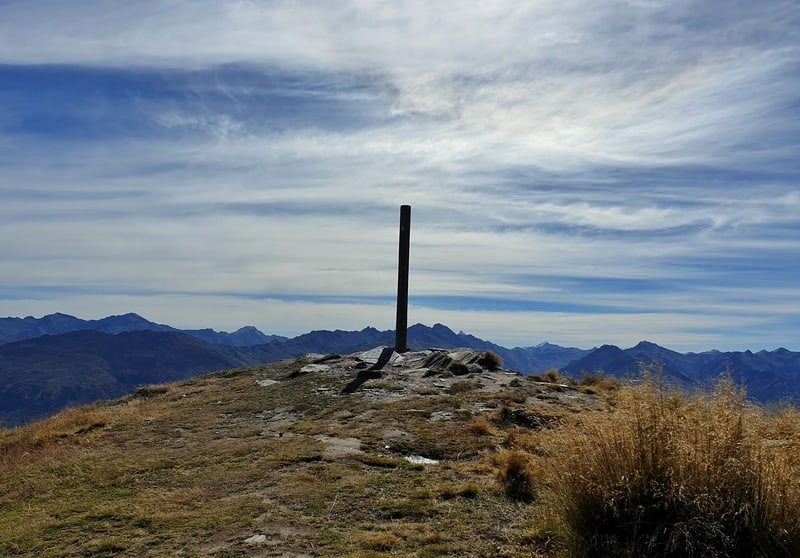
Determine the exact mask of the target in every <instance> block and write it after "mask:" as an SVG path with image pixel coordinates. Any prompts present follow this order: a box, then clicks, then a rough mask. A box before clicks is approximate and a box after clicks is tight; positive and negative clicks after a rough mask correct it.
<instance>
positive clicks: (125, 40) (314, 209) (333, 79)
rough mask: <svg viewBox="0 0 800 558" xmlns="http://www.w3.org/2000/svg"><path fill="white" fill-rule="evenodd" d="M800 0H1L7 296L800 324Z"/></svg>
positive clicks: (665, 322)
mask: <svg viewBox="0 0 800 558" xmlns="http://www.w3.org/2000/svg"><path fill="white" fill-rule="evenodd" d="M799 161H800V4H798V3H797V2H795V1H786V2H782V1H764V2H738V1H724V2H723V1H713V0H701V1H682V0H677V1H675V0H671V1H664V2H659V1H654V0H653V1H651V0H631V1H627V2H626V1H610V2H590V1H588V0H559V1H557V2H556V1H537V2H505V1H497V2H491V3H486V2H450V1H448V2H444V1H441V2H439V1H424V2H423V1H397V2H378V1H375V2H366V1H363V0H360V1H356V0H352V1H348V0H342V1H337V2H311V1H309V2H303V1H293V2H289V1H263V2H262V1H256V0H252V1H247V0H237V1H223V0H213V1H206V0H193V1H191V2H190V1H188V0H169V1H167V0H162V1H148V0H140V1H137V2H126V3H123V2H118V1H116V0H106V1H99V0H98V1H91V0H85V1H83V0H75V1H70V2H64V1H62V0H34V1H31V0H24V1H14V0H11V1H2V2H0V202H2V203H0V261H2V262H3V263H2V266H0V315H3V316H26V315H35V316H41V315H43V314H48V313H52V312H57V311H58V312H66V313H70V314H73V315H77V316H79V317H83V318H99V317H103V316H106V315H109V314H119V313H124V312H137V313H139V314H142V315H143V316H145V317H147V318H149V319H151V320H154V321H158V322H162V323H168V324H171V325H174V326H177V327H185V328H192V327H213V328H215V329H222V330H233V329H237V328H238V327H241V326H243V325H255V326H256V327H258V328H259V329H261V330H262V331H264V332H266V333H276V334H284V335H296V334H299V333H303V332H306V331H309V330H312V329H336V328H339V329H361V328H362V327H365V326H367V325H374V326H376V327H379V328H382V329H391V328H392V327H393V325H394V296H395V291H396V268H397V226H398V219H399V206H400V205H401V204H411V205H412V207H413V214H412V235H411V236H412V253H411V280H410V303H411V307H410V310H409V314H410V315H409V320H410V322H411V323H414V322H423V323H427V324H429V325H432V324H433V323H436V322H441V323H445V324H447V325H449V326H450V327H452V328H454V329H456V330H459V329H460V330H464V331H467V332H469V333H472V334H474V335H477V336H479V337H483V338H486V339H490V340H493V341H495V342H498V343H500V344H503V345H506V346H517V345H535V344H537V343H540V342H543V341H550V342H553V343H558V344H561V345H570V346H579V347H591V346H595V345H600V344H603V343H613V344H617V345H620V346H623V347H628V346H632V345H634V344H635V343H636V342H638V341H639V340H641V339H647V340H650V341H653V342H656V343H659V344H661V345H665V346H668V347H671V348H673V349H676V350H682V351H702V350H707V349H711V348H718V349H727V350H744V349H748V348H750V349H753V350H756V349H761V348H766V349H774V348H777V347H781V346H783V347H786V348H789V349H793V350H800V286H799V285H798V283H799V282H798V279H800V242H799V240H800V162H799Z"/></svg>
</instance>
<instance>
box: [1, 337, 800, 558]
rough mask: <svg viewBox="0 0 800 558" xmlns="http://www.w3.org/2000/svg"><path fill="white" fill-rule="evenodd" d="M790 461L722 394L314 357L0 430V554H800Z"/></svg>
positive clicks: (424, 358)
mask: <svg viewBox="0 0 800 558" xmlns="http://www.w3.org/2000/svg"><path fill="white" fill-rule="evenodd" d="M797 447H800V414H799V413H797V412H796V411H795V410H794V409H786V410H784V411H783V412H780V413H777V414H776V412H775V411H772V412H771V413H770V414H769V415H767V414H765V413H763V412H762V411H761V410H759V409H758V408H756V407H751V406H749V405H745V404H744V398H743V394H742V393H740V391H739V390H738V389H737V388H735V387H734V386H733V385H732V384H730V383H727V384H726V383H722V384H720V385H719V387H718V389H717V390H715V391H714V392H713V393H712V394H710V395H698V396H695V397H693V398H685V397H684V396H682V395H680V394H678V393H671V394H670V393H666V392H665V391H664V388H663V387H660V386H659V385H658V384H654V383H653V382H652V381H649V380H646V379H645V381H644V383H642V384H641V385H639V386H623V387H620V386H619V384H618V383H617V382H616V381H615V380H613V379H612V378H608V377H603V376H594V377H584V378H583V379H582V381H580V382H575V381H573V380H569V379H566V378H562V377H561V376H560V375H559V374H558V372H556V371H550V372H548V373H547V374H545V375H541V376H535V375H531V376H523V375H521V374H519V373H517V372H514V371H510V370H506V369H504V368H503V367H502V363H501V361H500V359H499V358H498V357H497V355H494V354H493V353H489V352H481V351H475V350H472V349H459V350H445V349H428V350H424V351H414V352H409V353H404V354H402V355H398V354H397V353H395V352H393V351H392V350H391V349H386V348H383V349H382V348H376V349H373V350H370V351H365V352H359V353H354V354H350V355H338V354H328V355H313V354H310V355H306V356H304V357H302V358H299V359H293V360H284V361H281V362H276V363H272V364H268V365H260V366H254V367H244V368H237V369H231V370H227V371H223V372H218V373H214V374H209V375H205V376H200V377H195V378H192V379H188V380H184V381H181V382H178V383H172V384H164V385H152V386H146V387H141V388H139V389H138V390H137V391H136V393H135V394H133V395H130V396H127V397H124V398H122V399H117V400H113V401H105V402H98V403H95V404H93V405H90V406H86V407H82V408H77V409H70V410H67V411H64V412H62V413H60V414H58V415H56V416H54V417H51V418H49V419H46V420H44V421H40V422H37V423H33V424H30V425H28V426H26V427H23V428H18V429H14V430H4V431H3V430H0V479H2V480H1V481H0V554H2V555H8V556H15V555H25V556H32V555H35V556H41V557H47V558H58V557H67V556H70V557H71V556H97V557H99V556H132V557H133V556H136V557H141V556H144V557H160V556H180V555H186V556H214V557H219V558H222V557H233V556H242V557H244V556H247V557H251V556H252V557H266V556H281V557H285V558H291V557H294V558H299V557H308V556H356V557H358V556H361V557H371V556H418V557H435V556H473V557H488V556H492V557H516V556H533V557H542V556H555V557H560V558H564V557H566V556H570V557H573V556H623V555H626V554H624V552H623V549H625V548H630V549H633V550H631V551H630V553H629V554H628V555H630V556H642V555H652V556H656V555H657V556H670V557H675V558H677V557H679V556H680V557H682V558H687V557H689V558H691V557H695V556H696V557H700V556H710V555H719V556H741V557H744V556H750V557H765V558H766V557H778V556H787V555H797V552H798V551H800V516H798V513H797V510H798V509H800V490H798V487H797V483H796V478H797V475H798V473H800V462H798V460H797V459H796V455H797V452H796V448H797ZM667 471H668V472H669V474H668V475H667V476H664V475H665V472H667ZM683 475H686V476H685V477H684V476H683ZM767 476H768V479H769V482H767ZM584 518H586V519H588V521H587V520H585V519H584ZM632 534H633V536H634V537H635V538H634V539H631V536H632ZM599 549H602V551H601V552H598V550H599ZM642 549H649V550H646V551H644V552H643V551H642ZM667 549H673V550H672V551H670V552H668V551H667Z"/></svg>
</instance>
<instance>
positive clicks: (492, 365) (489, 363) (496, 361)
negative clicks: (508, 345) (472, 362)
mask: <svg viewBox="0 0 800 558" xmlns="http://www.w3.org/2000/svg"><path fill="white" fill-rule="evenodd" d="M478 364H480V365H481V366H483V367H484V368H486V369H487V370H502V369H503V357H501V356H500V355H498V354H497V353H494V352H492V351H486V352H485V353H483V355H482V356H481V358H480V359H479V360H478Z"/></svg>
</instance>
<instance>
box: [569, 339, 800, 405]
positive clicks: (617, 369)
mask: <svg viewBox="0 0 800 558" xmlns="http://www.w3.org/2000/svg"><path fill="white" fill-rule="evenodd" d="M643 367H644V368H648V369H650V370H660V371H661V372H663V375H664V378H665V379H667V380H668V381H671V382H672V383H674V384H677V385H680V386H683V387H692V386H707V385H708V383H709V382H711V381H713V380H714V379H715V378H718V377H720V376H721V375H723V374H730V375H731V377H732V378H733V380H734V381H736V382H737V383H741V384H743V385H744V386H745V388H746V389H747V394H748V396H750V397H751V398H753V399H755V400H758V401H761V402H764V403H766V402H776V401H781V400H788V401H793V402H798V401H800V353H798V352H792V351H789V350H787V349H783V348H780V349H775V350H774V351H766V350H761V351H758V352H757V353H753V352H752V351H749V350H748V351H743V352H741V351H731V352H720V351H716V350H713V351H706V352H702V353H686V354H684V353H678V352H675V351H672V350H669V349H665V348H664V347H660V346H658V345H656V344H655V343H650V342H647V341H642V342H640V343H639V344H637V345H636V346H635V347H631V348H629V349H625V350H623V349H620V348H619V347H615V346H613V345H603V346H602V347H600V348H598V349H597V350H595V351H592V352H590V353H589V354H587V355H585V356H583V357H582V358H580V359H578V360H575V361H572V362H570V363H569V364H567V365H566V366H563V367H561V369H560V372H562V373H564V374H568V375H572V376H577V377H580V375H581V374H583V373H589V374H593V373H597V372H603V373H605V374H609V375H613V376H618V377H631V376H635V375H637V374H639V373H640V371H641V370H642V368H643Z"/></svg>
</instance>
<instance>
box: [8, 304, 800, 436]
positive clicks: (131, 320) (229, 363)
mask: <svg viewBox="0 0 800 558" xmlns="http://www.w3.org/2000/svg"><path fill="white" fill-rule="evenodd" d="M394 341H395V339H394V331H392V330H388V331H380V330H378V329H376V328H373V327H366V328H364V329H362V330H360V331H342V330H335V331H329V330H320V331H312V332H309V333H306V334H303V335H300V336H298V337H294V338H291V339H290V338H287V337H282V336H276V335H265V334H264V333H262V332H260V331H259V330H257V329H256V328H254V327H244V328H241V329H239V330H237V331H235V332H233V333H227V332H217V331H214V330H212V329H199V330H179V329H176V328H173V327H171V326H168V325H163V324H157V323H154V322H151V321H149V320H146V319H145V318H143V317H141V316H139V315H137V314H125V315H121V316H109V317H106V318H103V319H100V320H81V319H79V318H76V317H73V316H69V315H67V314H51V315H49V316H44V317H42V318H33V317H27V318H0V425H5V426H17V425H21V424H25V423H26V422H30V421H32V420H36V419H38V418H42V417H45V416H47V415H50V414H53V413H55V412H58V411H59V410H61V409H64V408H66V407H70V406H75V405H80V404H84V403H89V402H92V401H96V400H98V399H110V398H115V397H120V396H122V395H125V394H129V393H133V392H134V391H135V390H136V389H137V388H138V387H141V386H144V385H148V384H157V383H165V382H172V381H177V380H181V379H185V378H189V377H192V376H196V375H200V374H204V373H207V372H212V371H216V370H225V369H230V368H237V367H242V366H252V365H257V364H265V363H269V362H275V361H277V360H282V359H289V358H296V357H299V356H302V355H304V354H308V353H321V354H327V353H338V354H351V353H355V352H359V351H365V350H368V349H372V348H374V347H377V346H393V345H394ZM408 347H409V349H411V350H424V349H429V348H460V347H464V348H471V349H476V350H480V351H492V352H495V353H496V354H498V355H500V356H501V357H502V359H503V362H504V365H505V367H506V368H508V369H513V370H517V371H520V372H522V373H524V374H539V373H541V372H544V371H547V370H552V369H558V370H559V371H560V372H561V373H562V374H565V375H570V376H573V377H580V376H581V375H582V374H594V373H598V372H602V373H605V374H608V375H614V376H620V377H632V376H635V375H637V374H639V372H640V370H641V369H642V367H650V368H652V367H654V366H657V367H658V368H659V369H660V370H662V371H663V375H664V378H665V379H666V380H667V381H669V382H671V383H673V384H677V385H680V386H682V387H685V388H691V387H692V386H695V385H704V384H707V383H708V382H709V381H712V380H713V378H715V377H718V376H719V375H720V374H722V373H725V372H729V373H730V374H731V375H732V376H733V378H734V379H735V380H737V381H742V382H744V383H745V385H746V387H747V390H748V394H749V395H750V396H751V397H752V398H754V399H756V400H758V401H761V402H774V401H778V400H781V399H787V398H788V399H800V353H797V352H791V351H788V350H786V349H777V350H775V351H771V352H768V351H759V352H757V353H752V352H750V351H745V352H720V351H708V352H703V353H688V354H684V353H678V352H675V351H671V350H669V349H666V348H664V347H660V346H658V345H656V344H654V343H649V342H646V341H642V342H641V343H639V344H638V345H636V346H635V347H631V348H629V349H624V350H623V349H620V348H618V347H615V346H612V345H603V346H602V347H599V348H593V349H578V348H574V347H561V346H558V345H553V344H550V343H542V344H539V345H536V346H532V347H516V348H512V349H509V348H506V347H502V346H500V345H497V344H494V343H491V342H489V341H485V340H483V339H479V338H477V337H474V336H472V335H469V334H466V333H463V332H459V333H455V332H454V331H452V330H451V329H450V328H448V327H447V326H445V325H442V324H436V325H434V326H432V327H428V326H425V325H422V324H416V325H414V326H411V327H410V328H409V329H408Z"/></svg>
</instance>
